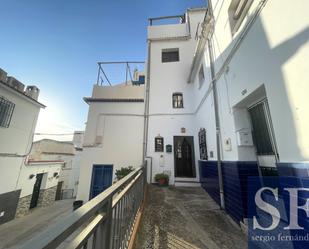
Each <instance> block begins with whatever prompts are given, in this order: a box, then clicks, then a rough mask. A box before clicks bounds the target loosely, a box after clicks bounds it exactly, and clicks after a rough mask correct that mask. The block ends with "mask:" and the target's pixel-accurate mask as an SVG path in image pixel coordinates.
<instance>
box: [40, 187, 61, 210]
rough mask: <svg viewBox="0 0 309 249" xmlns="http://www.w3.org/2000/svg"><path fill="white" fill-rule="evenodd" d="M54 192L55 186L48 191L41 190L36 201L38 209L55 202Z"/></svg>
mask: <svg viewBox="0 0 309 249" xmlns="http://www.w3.org/2000/svg"><path fill="white" fill-rule="evenodd" d="M56 190H57V186H54V187H51V188H48V189H41V190H40V195H39V200H38V207H47V206H50V205H51V204H53V203H54V202H55V197H56Z"/></svg>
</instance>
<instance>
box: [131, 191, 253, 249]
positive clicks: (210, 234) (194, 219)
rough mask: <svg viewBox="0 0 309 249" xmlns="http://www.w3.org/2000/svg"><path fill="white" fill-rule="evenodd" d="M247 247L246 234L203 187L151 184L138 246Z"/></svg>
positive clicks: (137, 247)
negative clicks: (164, 186)
mask: <svg viewBox="0 0 309 249" xmlns="http://www.w3.org/2000/svg"><path fill="white" fill-rule="evenodd" d="M246 247H247V243H246V239H245V234H244V233H243V232H242V231H241V230H240V228H239V226H237V225H236V223H233V221H232V220H231V218H229V217H228V216H227V215H226V214H225V213H224V211H222V210H220V208H219V206H218V205H217V204H216V203H215V202H214V201H213V200H212V199H211V198H210V196H209V195H208V194H207V193H206V192H205V191H204V190H203V189H202V188H197V187H194V188H193V187H177V188H175V187H168V188H160V187H157V186H153V185H150V186H149V188H148V193H147V199H146V205H145V209H144V214H143V216H142V221H141V225H140V228H139V231H138V233H137V240H136V244H135V249H144V248H145V249H146V248H154V249H161V248H162V249H167V248H183V249H204V248H205V249H206V248H207V249H225V248H234V249H238V248H239V249H242V248H246Z"/></svg>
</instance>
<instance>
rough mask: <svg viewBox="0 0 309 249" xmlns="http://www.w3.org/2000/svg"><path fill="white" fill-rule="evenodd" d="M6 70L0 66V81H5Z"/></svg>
mask: <svg viewBox="0 0 309 249" xmlns="http://www.w3.org/2000/svg"><path fill="white" fill-rule="evenodd" d="M6 78H7V72H5V71H4V70H2V69H1V68H0V81H1V82H3V83H6Z"/></svg>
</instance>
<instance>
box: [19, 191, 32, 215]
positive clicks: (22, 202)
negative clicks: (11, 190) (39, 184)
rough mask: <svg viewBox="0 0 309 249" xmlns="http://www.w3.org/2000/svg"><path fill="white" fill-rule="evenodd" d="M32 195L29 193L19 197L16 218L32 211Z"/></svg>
mask: <svg viewBox="0 0 309 249" xmlns="http://www.w3.org/2000/svg"><path fill="white" fill-rule="evenodd" d="M31 197H32V195H27V196H24V197H22V198H20V199H19V201H18V205H17V210H16V214H15V218H19V217H22V216H25V215H27V214H28V213H29V212H30V211H29V208H30V202H31Z"/></svg>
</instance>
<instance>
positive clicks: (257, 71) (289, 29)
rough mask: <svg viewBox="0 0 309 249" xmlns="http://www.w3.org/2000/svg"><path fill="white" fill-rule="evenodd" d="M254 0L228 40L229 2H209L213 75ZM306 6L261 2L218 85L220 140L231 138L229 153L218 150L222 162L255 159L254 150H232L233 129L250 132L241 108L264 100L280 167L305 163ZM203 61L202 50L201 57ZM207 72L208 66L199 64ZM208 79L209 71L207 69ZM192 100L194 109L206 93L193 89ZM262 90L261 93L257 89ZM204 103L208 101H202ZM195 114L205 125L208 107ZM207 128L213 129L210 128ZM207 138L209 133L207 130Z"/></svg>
mask: <svg viewBox="0 0 309 249" xmlns="http://www.w3.org/2000/svg"><path fill="white" fill-rule="evenodd" d="M259 2H260V1H254V3H253V4H252V6H251V8H250V10H249V13H248V15H247V17H246V18H245V20H244V22H243V24H242V26H241V27H240V29H239V31H238V33H236V34H235V35H234V36H233V37H232V35H231V31H230V26H229V24H228V7H229V4H230V1H222V0H218V1H213V6H214V7H215V9H214V16H215V19H216V20H215V34H214V36H213V45H214V48H215V59H216V60H215V68H216V72H218V71H219V69H220V67H221V66H222V64H223V62H224V61H225V59H226V58H227V56H228V55H229V53H230V52H231V49H232V47H233V44H234V43H235V41H236V40H237V39H239V34H240V32H241V30H242V29H243V27H244V25H245V24H246V22H248V20H249V18H250V17H252V15H253V13H254V12H255V10H256V8H257V6H258V4H259ZM308 8H309V2H308V1H305V0H301V1H297V2H293V3H291V2H290V1H287V0H284V1H267V3H266V5H265V7H264V8H263V9H262V12H261V14H260V16H259V17H258V19H257V20H256V22H255V23H254V25H253V26H252V28H251V30H250V31H249V33H248V35H247V36H246V37H245V39H244V41H243V42H242V44H241V46H240V48H239V49H238V50H237V52H236V54H235V56H234V57H233V59H232V60H231V62H230V63H229V66H228V71H227V72H226V73H225V74H223V75H222V76H221V78H220V80H219V81H218V91H219V112H220V121H221V128H222V140H224V139H225V138H231V141H232V150H231V151H225V150H223V159H224V160H255V159H256V157H255V154H254V148H253V147H252V148H249V147H247V148H239V147H238V146H237V145H236V136H235V135H236V130H237V129H239V128H250V123H249V120H248V116H246V108H247V107H248V106H250V105H251V104H252V103H254V102H255V101H257V100H258V99H260V98H263V97H267V99H268V102H269V107H270V113H271V118H272V122H273V127H274V132H275V138H276V141H277V147H278V152H279V155H280V160H281V161H282V162H302V161H303V162H304V161H308V159H309V147H308V138H309V132H308V128H307V127H308V125H309V115H308V106H309V99H308V97H307V94H306V93H307V92H308V91H309V84H308V81H309V76H308V74H307V71H308V70H306V68H308V67H307V62H306V58H309V57H308V56H309V43H308V40H309V28H308V24H309V16H308V14H307V9H308ZM205 56H206V58H207V57H208V53H207V49H206V52H205ZM204 63H205V64H206V66H205V68H206V69H209V68H208V67H209V63H208V62H207V60H206V62H205V60H204ZM207 75H208V76H207V77H208V78H209V70H207ZM194 84H195V87H196V88H195V93H194V96H195V97H194V99H195V100H196V105H198V104H199V102H200V100H201V98H202V96H203V95H204V93H205V91H204V88H207V82H206V84H204V86H203V89H201V90H198V82H197V80H196V81H195V83H194ZM263 89H265V91H264V90H263ZM208 98H212V97H211V96H208ZM210 101H211V100H209V101H208V100H206V101H205V102H206V103H207V102H210ZM201 111H202V108H201V109H200V111H199V112H198V115H197V116H198V119H199V120H200V122H202V123H205V125H206V126H209V125H210V123H213V122H214V121H212V120H213V119H212V118H211V116H212V114H211V113H212V112H213V107H212V106H208V107H206V111H203V112H201ZM212 126H213V125H212ZM208 130H209V132H208V134H210V133H212V132H213V131H212V130H211V129H209V128H208ZM207 142H208V147H215V137H211V136H208V141H207Z"/></svg>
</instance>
